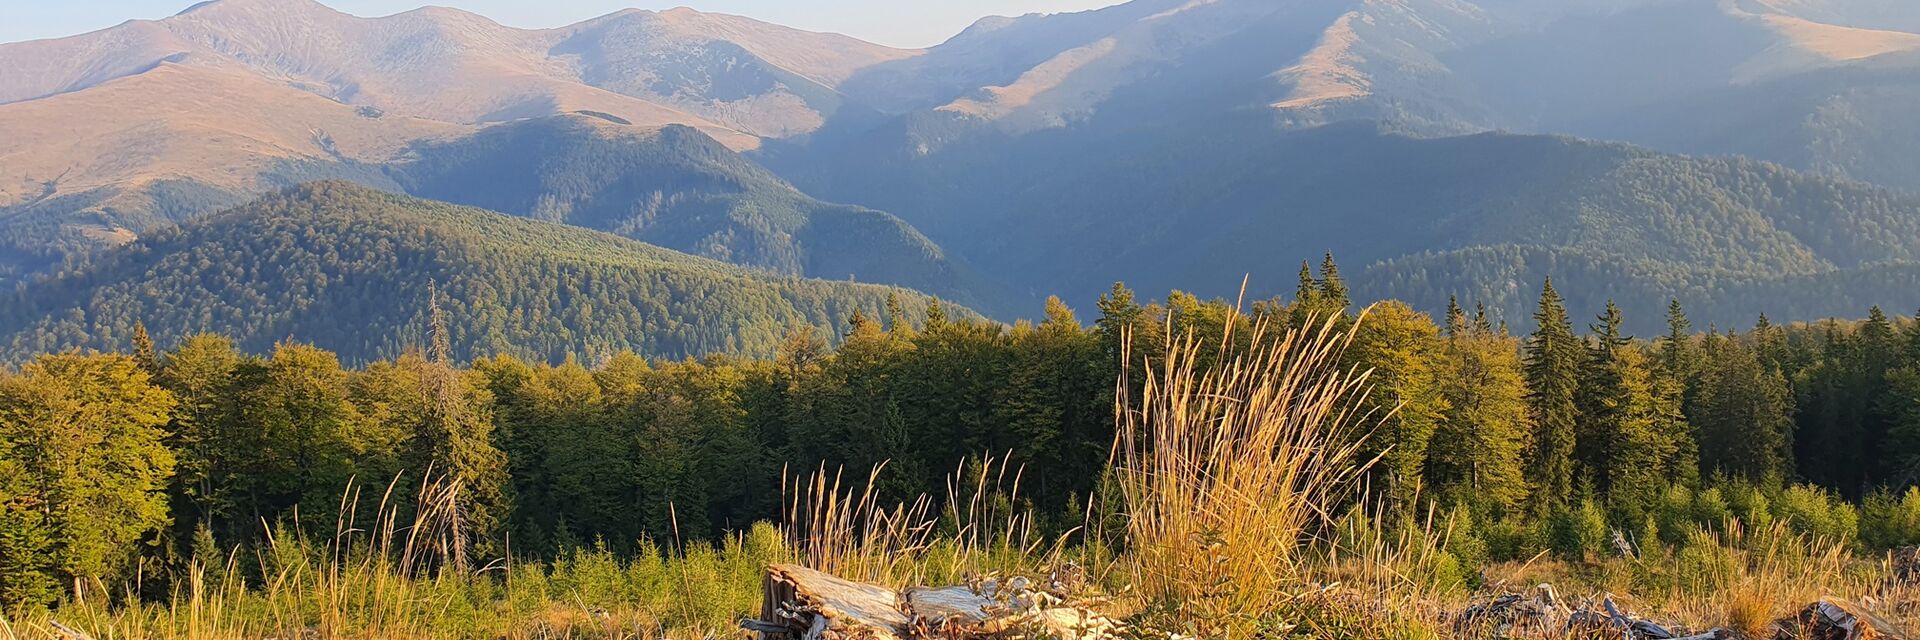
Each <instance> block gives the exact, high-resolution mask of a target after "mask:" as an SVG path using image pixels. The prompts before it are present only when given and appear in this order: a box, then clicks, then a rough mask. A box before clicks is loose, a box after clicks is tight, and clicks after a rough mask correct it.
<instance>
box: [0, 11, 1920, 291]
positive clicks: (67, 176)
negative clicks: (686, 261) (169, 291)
mask: <svg viewBox="0 0 1920 640" xmlns="http://www.w3.org/2000/svg"><path fill="white" fill-rule="evenodd" d="M1916 112H1920V5H1916V4H1914V3H1911V2H1906V1H1904V0H1133V1H1132V2H1127V3H1124V4H1120V5H1116V6H1113V7H1109V8H1106V9H1100V10H1095V11H1087V12H1079V13H1070V14H1055V15H1029V16H1022V17H1015V18H989V19H985V20H982V21H981V22H979V23H977V24H975V25H974V26H973V27H971V28H969V29H967V30H966V31H964V32H963V33H960V34H958V35H957V36H955V37H954V38H952V39H951V40H949V41H947V42H945V43H943V44H941V45H938V46H935V47H931V48H928V49H924V50H901V49H893V48H888V47H883V46H879V45H874V44H870V43H865V42H861V41H859V40H856V39H852V38H848V37H845V36H839V35H834V34H821V33H811V32H806V31H800V30H795V29H789V28H785V27H780V26H777V25H771V24H767V23H763V22H759V21H755V20H752V19H749V18H744V17H739V16H728V15H720V14H710V13H702V12H697V11H693V10H689V9H675V10H670V11H662V12H649V11H623V12H619V13H615V14H611V15H608V16H604V17H601V18H597V19H594V20H589V21H587V22H583V23H580V24H576V25H571V26H567V27H562V28H557V29H542V30H525V29H516V28H511V27H506V26H502V25H499V24H497V23H494V22H492V21H490V20H487V19H486V18H483V17H481V16H478V15H474V14H471V13H466V12H462V11H458V10H452V9H444V8H426V9H420V10H417V11H411V12H407V13H403V14H399V15H394V16H388V17H382V18H362V17H356V16H351V15H348V14H345V13H341V12H338V11H335V10H332V9H329V8H327V7H325V6H324V5H321V4H318V3H315V2H312V1H311V0H214V1H212V2H206V3H202V4H200V5H196V6H194V7H192V8H189V9H187V10H185V11H183V12H182V13H180V14H179V15H176V16H173V17H170V18H166V19H162V20H157V21H134V22H128V23H125V24H122V25H120V26H117V27H113V28H110V29H106V30H103V31H98V32H94V33H90V34H84V35H80V36H74V37H70V38H63V39H55V40H42V41H33V42H24V43H14V44H5V45H0V133H4V134H5V135H0V281H5V280H9V279H10V280H13V281H14V286H15V287H16V288H17V289H19V290H20V291H22V292H27V291H38V290H40V288H41V287H40V285H38V284H35V283H36V282H40V281H43V280H46V279H49V278H71V277H76V274H83V273H88V272H89V270H90V269H93V268H95V266H94V265H95V264H96V263H101V262H111V261H115V260H125V259H126V258H122V257H118V254H120V253H129V252H138V251H143V249H141V248H140V247H143V246H146V245H144V244H143V243H142V241H141V239H143V238H147V237H150V236H153V235H154V234H158V233H166V232H167V231H166V230H167V229H170V228H173V227H175V226H176V225H179V224H182V223H190V222H191V221H194V220H198V219H202V218H206V217H208V216H212V215H214V214H215V213H217V212H219V211H221V210H225V209H229V208H232V207H236V206H240V205H243V204H245V203H247V202H249V201H250V200H252V199H254V198H256V197H260V196H262V195H263V194H273V193H280V192H281V191H280V190H282V189H285V188H287V187H290V186H293V185H297V184H301V183H305V182H308V181H312V180H345V181H349V182H353V183H358V184H360V185H364V186H367V187H372V188H375V189H380V190H384V191H389V192H395V193H403V194H409V195H413V196H417V197H421V198H427V199H432V200H441V201H446V202H450V203H455V204H462V205H470V206H475V207H481V208H485V209H490V210H494V211H498V212H501V213H505V214H510V215H514V216H520V217H527V218H534V219H537V220H542V221H547V222H554V223H562V224H565V225H571V226H576V227H584V228H586V229H590V230H593V231H598V232H606V233H610V234H614V235H617V236H623V237H625V238H627V239H629V240H632V241H638V242H644V243H647V244H649V245H652V246H657V247H659V248H661V249H664V250H670V251H674V252H677V253H678V254H681V255H684V256H687V257H688V258H706V259H713V260H719V261H723V262H728V263H733V264H734V265H738V266H740V267H743V268H747V269H750V270H753V271H755V272H759V273H763V274H766V275H767V276H768V277H770V278H773V279H774V280H775V281H778V279H780V278H793V277H802V278H820V279H826V280H848V279H852V280H856V281H859V282H871V283H878V284H886V285H895V286H901V287H907V288H911V289H913V290H917V291H920V292H923V293H926V294H930V295H934V296H938V297H941V298H943V299H948V300H952V301H955V302H957V303H959V304H961V305H964V306H966V307H970V308H973V309H977V310H979V311H981V312H984V313H986V314H988V315H990V316H993V317H998V318H1003V319H1004V318H1011V317H1013V316H1014V315H1017V314H1018V313H1020V312H1021V311H1026V310H1031V309H1037V308H1038V306H1037V303H1036V302H1035V300H1036V299H1037V298H1039V297H1041V296H1044V295H1048V294H1060V295H1063V296H1065V297H1067V298H1068V299H1069V300H1070V301H1074V302H1076V303H1078V304H1082V305H1084V304H1085V303H1087V302H1090V301H1091V299H1092V297H1093V296H1094V295H1095V294H1097V293H1098V292H1099V291H1102V290H1104V289H1105V288H1106V285H1109V284H1111V282H1113V281H1115V280H1126V281H1127V282H1129V283H1132V284H1135V285H1136V286H1138V287H1140V288H1142V289H1145V290H1147V291H1149V292H1154V291H1163V290H1165V289H1169V288H1174V287H1182V288H1188V289H1192V290H1195V291H1197V292H1199V293H1202V294H1208V295H1213V294H1218V295H1225V294H1228V293H1231V292H1232V291H1233V290H1234V289H1235V288H1237V286H1238V284H1239V282H1240V280H1241V278H1240V276H1242V275H1247V274H1251V275H1252V276H1253V279H1254V282H1255V283H1256V290H1257V291H1258V292H1261V293H1282V292H1284V290H1285V289H1287V288H1290V287H1291V282H1292V280H1293V271H1294V269H1296V268H1297V266H1298V263H1299V262H1300V261H1301V260H1303V259H1315V260H1317V259H1318V258H1319V256H1320V254H1322V253H1324V252H1327V251H1332V252H1333V253H1335V254H1336V255H1337V256H1339V258H1340V259H1341V262H1342V264H1343V266H1347V267H1348V270H1349V272H1350V273H1351V274H1353V276H1352V277H1353V280H1354V282H1355V285H1356V287H1358V288H1359V292H1360V293H1361V294H1362V296H1363V297H1365V296H1394V297H1400V298H1404V299H1408V300H1409V301H1410V302H1413V303H1415V304H1416V305H1417V306H1419V307H1421V308H1423V309H1428V310H1437V309H1438V307H1439V305H1442V304H1444V303H1445V300H1446V298H1447V297H1449V296H1458V297H1460V298H1462V299H1467V300H1479V301H1484V302H1487V303H1488V304H1490V305H1491V306H1492V307H1493V308H1494V309H1495V311H1496V312H1498V313H1500V314H1502V315H1503V316H1504V317H1506V318H1508V319H1510V320H1512V321H1513V322H1514V323H1515V324H1524V322H1525V321H1524V318H1525V316H1526V307H1527V304H1528V301H1529V298H1530V297H1531V295H1532V291H1533V290H1535V289H1537V287H1538V282H1539V280H1541V279H1544V278H1545V277H1547V276H1548V275H1552V276H1555V277H1556V278H1557V279H1559V280H1567V281H1568V283H1567V285H1568V286H1565V287H1563V289H1564V290H1568V291H1584V292H1589V293H1587V294H1585V295H1590V296H1593V297H1595V298H1596V299H1594V300H1581V299H1576V300H1574V301H1573V302H1575V303H1576V304H1579V305H1582V306H1596V305H1597V304H1599V303H1601V302H1604V300H1602V299H1598V298H1602V297H1606V298H1618V299H1620V300H1621V302H1622V303H1623V305H1625V306H1626V307H1627V308H1628V309H1629V311H1630V312H1631V313H1632V314H1633V315H1634V316H1637V317H1636V318H1635V321H1636V322H1637V323H1638V324H1636V325H1635V326H1636V328H1637V329H1646V328H1650V326H1651V324H1653V323H1655V322H1656V321H1657V320H1658V309H1660V308H1661V307H1663V306H1664V304H1665V302H1666V299H1667V298H1680V299H1682V300H1683V301H1684V302H1687V303H1689V304H1691V305H1693V306H1695V307H1697V308H1699V309H1701V310H1702V313H1703V314H1705V315H1706V319H1707V320H1709V321H1713V322H1719V323H1724V324H1732V323H1736V322H1747V321H1750V319H1751V317H1752V316H1753V315H1755V314H1757V313H1758V312H1759V311H1762V310H1774V309H1791V310H1792V313H1794V314H1796V315H1797V316H1798V317H1797V318H1776V319H1811V318H1816V317H1820V316H1822V315H1828V314H1850V313H1858V312H1859V310H1858V309H1855V308H1853V307H1855V306H1860V305H1863V304H1875V303H1878V304H1884V305H1888V306H1893V307H1899V308H1907V307H1912V306H1920V287H1916V286H1913V285H1915V284H1920V281H1917V280H1915V275H1914V273H1915V272H1914V270H1913V269H1912V268H1910V265H1911V264H1913V263H1915V262H1916V261H1920V197H1916V196H1915V195H1912V194H1914V193H1920V160H1916V158H1915V156H1914V155H1913V154H1912V153H1911V150H1912V149H1914V148H1916V145H1920V119H1915V118H1912V117H1911V116H1910V114H1912V113H1916ZM358 200H359V199H358V198H356V199H355V201H358ZM838 203H844V204H838ZM144 250H150V249H144ZM807 282H814V281H807ZM1841 283H1844V284H1841ZM69 288H70V287H69ZM22 295H28V294H25V293H23V294H22ZM34 295H37V294H34ZM36 304H37V303H36ZM35 308H43V307H35Z"/></svg>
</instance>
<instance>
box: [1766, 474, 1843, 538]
mask: <svg viewBox="0 0 1920 640" xmlns="http://www.w3.org/2000/svg"><path fill="white" fill-rule="evenodd" d="M1773 512H1774V515H1775V516H1776V517H1777V518H1779V519H1780V520H1781V521H1782V522H1784V523H1785V524H1786V525H1787V527H1788V529H1789V530H1791V531H1793V532H1794V533H1798V534H1802V535H1810V536H1814V537H1817V538H1820V539H1821V540H1825V541H1828V542H1831V543H1834V544H1841V545H1847V544H1851V543H1853V542H1854V541H1855V540H1856V539H1857V538H1858V534H1859V530H1860V514H1859V512H1858V511H1856V510H1855V509H1854V508H1853V505H1850V504H1847V503H1846V502H1845V501H1843V500H1841V498H1840V497H1839V496H1837V495H1834V494H1833V493H1832V492H1829V491H1827V490H1826V489H1822V488H1819V487H1815V486H1812V485H1804V484H1799V485H1794V486H1791V487H1787V489H1786V490H1785V491H1782V492H1781V493H1780V497H1779V499H1778V501H1776V502H1775V504H1774V509H1773Z"/></svg>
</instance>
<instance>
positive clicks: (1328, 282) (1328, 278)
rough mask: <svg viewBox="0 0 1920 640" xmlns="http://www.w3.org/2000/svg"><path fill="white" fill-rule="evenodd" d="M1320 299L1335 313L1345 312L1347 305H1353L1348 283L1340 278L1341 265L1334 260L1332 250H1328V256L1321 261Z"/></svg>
mask: <svg viewBox="0 0 1920 640" xmlns="http://www.w3.org/2000/svg"><path fill="white" fill-rule="evenodd" d="M1320 299H1321V301H1323V302H1324V303H1325V304H1326V305H1327V306H1328V308H1330V309H1332V310H1333V312H1334V313H1345V312H1346V310H1347V307H1350V306H1353V301H1352V300H1350V299H1349V296H1348V291H1347V283H1346V281H1345V280H1342V279H1340V265H1337V264H1334V262H1333V252H1332V251H1328V252H1327V257H1326V258H1324V259H1322V260H1321V261H1320Z"/></svg>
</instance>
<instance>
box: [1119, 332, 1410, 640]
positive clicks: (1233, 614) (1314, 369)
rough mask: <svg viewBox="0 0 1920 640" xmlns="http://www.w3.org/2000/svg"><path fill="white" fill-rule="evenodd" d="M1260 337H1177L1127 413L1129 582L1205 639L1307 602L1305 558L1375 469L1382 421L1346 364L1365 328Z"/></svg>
mask: <svg viewBox="0 0 1920 640" xmlns="http://www.w3.org/2000/svg"><path fill="white" fill-rule="evenodd" d="M1361 321H1364V316H1363V318H1362V320H1361ZM1233 324H1235V323H1232V322H1229V323H1227V326H1228V327H1232V326H1233ZM1251 326H1252V328H1251V329H1250V330H1251V332H1252V335H1251V336H1249V338H1250V339H1248V340H1246V341H1244V342H1237V341H1235V339H1234V338H1235V336H1233V335H1232V329H1231V328H1229V329H1228V330H1227V331H1226V334H1227V335H1223V336H1219V337H1218V338H1217V339H1219V340H1220V342H1219V344H1218V345H1212V344H1208V343H1206V342H1203V340H1213V339H1216V338H1214V337H1208V338H1201V337H1197V336H1192V335H1188V336H1184V337H1177V338H1170V339H1169V340H1168V341H1167V344H1166V345H1165V346H1166V348H1165V353H1166V354H1167V355H1166V357H1165V359H1164V360H1163V361H1160V362H1152V361H1149V362H1147V363H1146V365H1145V375H1144V380H1143V384H1141V386H1140V391H1139V392H1138V397H1137V398H1135V397H1133V395H1132V393H1131V391H1130V389H1129V387H1130V386H1131V385H1130V384H1128V383H1127V382H1126V381H1125V380H1123V381H1122V383H1121V384H1120V393H1119V396H1118V400H1117V406H1116V410H1117V413H1118V415H1119V416H1120V424H1119V425H1118V426H1119V433H1118V435H1117V442H1116V443H1115V447H1114V460H1113V468H1114V470H1115V472H1116V477H1117V480H1118V482H1119V485H1120V493H1121V496H1122V500H1123V502H1124V505H1125V509H1124V511H1125V515H1126V533H1127V536H1126V537H1127V541H1128V547H1129V552H1130V559H1131V562H1130V566H1131V571H1132V581H1131V582H1132V584H1133V586H1134V587H1135V588H1136V589H1138V591H1139V594H1140V595H1141V596H1143V597H1144V598H1145V599H1146V600H1147V602H1148V604H1149V605H1150V606H1153V605H1157V606H1161V607H1166V608H1168V609H1170V610H1177V611H1179V612H1180V614H1179V615H1180V617H1182V618H1184V619H1185V621H1186V622H1187V623H1190V624H1191V625H1192V626H1193V629H1194V630H1195V631H1200V632H1202V633H1203V634H1205V635H1215V634H1224V635H1229V636H1235V637H1244V636H1246V635H1248V634H1249V633H1250V632H1251V630H1252V629H1254V628H1255V627H1256V626H1257V625H1259V624H1261V621H1262V620H1263V619H1265V618H1267V617H1269V616H1270V615H1272V614H1273V613H1275V612H1276V611H1278V610H1280V609H1281V608H1282V607H1283V606H1284V605H1285V604H1286V602H1287V601H1288V600H1289V598H1290V596H1292V595H1294V594H1296V593H1297V592H1298V591H1299V590H1300V587H1301V585H1303V584H1304V582H1305V580H1304V579H1303V578H1304V574H1305V572H1304V568H1305V567H1304V561H1305V560H1306V557H1305V556H1306V554H1304V553H1303V549H1304V548H1305V547H1307V546H1309V545H1310V544H1311V543H1312V539H1313V538H1314V537H1315V536H1317V535H1319V534H1320V533H1322V532H1324V531H1325V530H1326V529H1327V527H1326V525H1327V523H1329V522H1331V521H1332V518H1331V517H1330V513H1329V512H1330V510H1331V509H1333V508H1334V505H1336V504H1339V503H1341V502H1342V501H1344V500H1346V499H1347V498H1349V497H1350V494H1349V492H1351V491H1352V490H1353V488H1354V487H1355V485H1356V484H1357V482H1356V480H1357V479H1358V478H1359V477H1360V475H1361V474H1362V473H1363V472H1364V470H1365V469H1366V468H1367V467H1368V466H1369V465H1370V464H1371V462H1370V461H1369V460H1364V459H1361V457H1360V454H1359V452H1360V448H1359V447H1360V441H1361V440H1362V439H1363V438H1362V437H1361V436H1363V435H1365V431H1367V429H1365V428H1363V426H1364V425H1365V424H1366V423H1368V422H1377V420H1378V419H1379V418H1380V417H1381V416H1376V415H1370V414H1366V413H1364V412H1362V410H1361V409H1359V407H1361V406H1362V403H1361V400H1363V399H1364V398H1365V396H1366V394H1367V388H1368V387H1367V378H1368V374H1367V373H1365V372H1360V371H1357V370H1353V369H1343V368H1341V366H1340V355H1341V353H1342V351H1343V350H1344V349H1345V348H1346V347H1347V346H1348V344H1349V343H1350V342H1351V340H1352V338H1353V335H1354V334H1353V329H1352V326H1357V322H1356V323H1355V324H1354V325H1351V326H1348V327H1346V328H1342V327H1340V326H1339V325H1338V324H1336V323H1335V322H1334V321H1331V320H1329V321H1327V322H1324V323H1316V322H1309V323H1307V325H1306V326H1305V327H1304V328H1293V329H1277V328H1275V327H1274V326H1273V325H1272V324H1271V322H1269V321H1265V320H1261V321H1256V322H1253V323H1252V324H1251ZM1236 344H1247V345H1251V346H1249V347H1244V348H1235V347H1234V345H1236ZM1215 346H1217V347H1218V348H1217V349H1209V347H1215ZM1211 353H1218V354H1221V355H1218V356H1210V355H1208V354H1211ZM1128 360H1129V361H1131V357H1130V356H1129V358H1128Z"/></svg>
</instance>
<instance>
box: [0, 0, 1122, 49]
mask: <svg viewBox="0 0 1920 640" xmlns="http://www.w3.org/2000/svg"><path fill="white" fill-rule="evenodd" d="M1120 1H1121V0H321V2H323V3H325V4H327V5H328V6H331V7H333V8H335V9H339V10H341V11H345V12H347V13H351V14H354V15H360V16H384V15H390V14H394V13H399V12H402V11H406V10H408V9H414V8H417V7H419V6H421V5H427V4H434V5H441V6H449V7H459V8H461V9H466V10H468V11H472V12H474V13H478V14H481V15H484V16H487V17H490V18H493V19H494V20H497V21H499V22H502V23H505V24H509V25H513V26H516V27H555V26H560V25H564V24H570V23H574V22H579V21H581V20H585V19H587V18H592V17H595V16H600V15H605V14H608V13H613V12H614V11H618V10H620V9H625V8H629V7H638V8H641V9H671V8H673V7H676V6H681V5H685V6H690V7H693V8H695V9H699V10H702V11H718V12H722V13H733V14H739V15H744V16H751V17H754V18H759V19H761V20H766V21H768V22H773V23H778V24H783V25H787V26H790V27H797V28H801V29H807V30H811V31H834V32H839V33H845V34H847V35H851V36H854V37H857V38H862V39H865V40H871V41H873V42H878V43H881V44H887V45H893V46H896V47H925V46H930V45H934V44H938V43H939V42H941V41H943V40H946V39H947V38H948V37H951V36H953V35H954V34H956V33H959V32H960V30H961V29H964V28H966V26H967V25H969V24H972V23H973V21H974V20H978V19H980V18H982V17H985V16H990V15H1020V14H1025V13H1056V12H1061V11H1080V10H1084V9H1093V8H1098V7H1104V6H1108V5H1115V4H1120ZM193 2H194V0H0V42H14V41H18V40H32V39H36V38H55V37H60V36H67V35H73V34H77V33H84V32H87V31H93V30H95V29H102V28H105V27H110V26H113V25H116V24H119V23H120V22H122V21H125V20H129V19H134V18H146V19H153V18H163V17H166V16H170V15H173V14H175V13H179V12H180V10H181V9H185V8H187V6H188V5H191V4H192V3H193Z"/></svg>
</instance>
